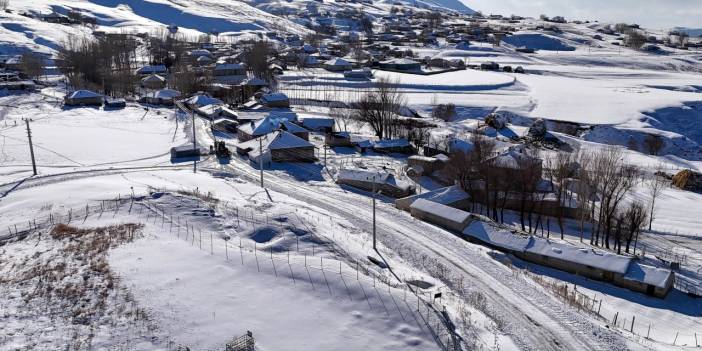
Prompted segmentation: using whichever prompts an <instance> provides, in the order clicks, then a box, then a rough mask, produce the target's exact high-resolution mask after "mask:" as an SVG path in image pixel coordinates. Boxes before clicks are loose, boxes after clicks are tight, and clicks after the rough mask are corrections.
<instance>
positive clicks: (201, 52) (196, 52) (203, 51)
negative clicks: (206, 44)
mask: <svg viewBox="0 0 702 351" xmlns="http://www.w3.org/2000/svg"><path fill="white" fill-rule="evenodd" d="M190 56H193V57H200V56H212V53H211V52H210V51H209V50H206V49H197V50H193V51H190Z"/></svg>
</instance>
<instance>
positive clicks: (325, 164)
mask: <svg viewBox="0 0 702 351" xmlns="http://www.w3.org/2000/svg"><path fill="white" fill-rule="evenodd" d="M324 168H327V144H326V143H325V144H324Z"/></svg>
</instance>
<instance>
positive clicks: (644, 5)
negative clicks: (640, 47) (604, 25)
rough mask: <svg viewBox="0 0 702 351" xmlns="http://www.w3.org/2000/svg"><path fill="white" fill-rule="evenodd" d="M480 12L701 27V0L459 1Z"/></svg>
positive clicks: (666, 27)
mask: <svg viewBox="0 0 702 351" xmlns="http://www.w3.org/2000/svg"><path fill="white" fill-rule="evenodd" d="M461 1H462V2H463V3H465V4H466V5H467V6H468V7H470V8H471V9H473V10H476V11H482V12H483V13H484V14H491V13H493V14H501V15H511V14H515V15H520V16H532V17H538V16H539V15H541V14H545V15H548V16H551V17H553V16H564V17H565V18H566V19H581V20H599V21H600V22H627V23H638V24H640V25H642V26H644V27H648V28H652V29H669V28H672V27H688V28H702V0H461Z"/></svg>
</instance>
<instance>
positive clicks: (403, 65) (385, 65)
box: [380, 58, 422, 71]
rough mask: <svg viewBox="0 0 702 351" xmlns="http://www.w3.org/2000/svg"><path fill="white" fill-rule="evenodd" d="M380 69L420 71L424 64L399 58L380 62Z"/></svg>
mask: <svg viewBox="0 0 702 351" xmlns="http://www.w3.org/2000/svg"><path fill="white" fill-rule="evenodd" d="M380 68H381V69H387V70H394V71H419V70H421V69H422V64H421V63H420V62H417V61H414V60H410V59H407V58H398V59H391V60H387V61H383V62H380Z"/></svg>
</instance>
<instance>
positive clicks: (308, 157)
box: [271, 146, 317, 162]
mask: <svg viewBox="0 0 702 351" xmlns="http://www.w3.org/2000/svg"><path fill="white" fill-rule="evenodd" d="M271 158H272V159H273V162H314V161H315V160H316V159H317V158H316V157H315V156H314V146H308V147H299V148H294V149H281V150H271Z"/></svg>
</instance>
